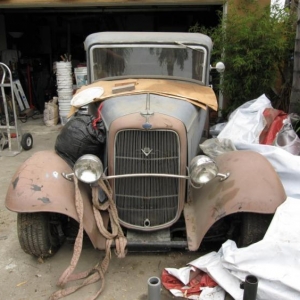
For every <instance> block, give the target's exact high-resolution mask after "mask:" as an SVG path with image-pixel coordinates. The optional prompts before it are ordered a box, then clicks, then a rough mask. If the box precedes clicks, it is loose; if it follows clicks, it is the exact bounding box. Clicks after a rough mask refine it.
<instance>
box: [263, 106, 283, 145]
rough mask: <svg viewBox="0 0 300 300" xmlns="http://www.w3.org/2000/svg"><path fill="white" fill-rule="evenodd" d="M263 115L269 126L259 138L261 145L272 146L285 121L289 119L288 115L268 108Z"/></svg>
mask: <svg viewBox="0 0 300 300" xmlns="http://www.w3.org/2000/svg"><path fill="white" fill-rule="evenodd" d="M263 115H264V118H265V120H266V122H267V124H266V126H265V128H264V130H263V131H262V132H261V134H260V136H259V143H260V144H265V145H272V144H273V142H274V140H275V137H276V134H277V132H279V131H280V129H281V128H282V125H283V123H282V122H283V120H285V119H286V118H287V116H288V114H287V113H285V112H284V111H282V110H278V109H274V108H266V109H265V110H264V112H263Z"/></svg>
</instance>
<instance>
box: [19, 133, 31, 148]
mask: <svg viewBox="0 0 300 300" xmlns="http://www.w3.org/2000/svg"><path fill="white" fill-rule="evenodd" d="M32 145H33V138H32V135H31V134H30V133H25V134H23V135H22V139H21V146H22V148H23V149H24V150H26V151H27V150H30V149H31V148H32Z"/></svg>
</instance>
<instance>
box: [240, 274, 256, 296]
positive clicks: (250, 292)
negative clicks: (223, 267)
mask: <svg viewBox="0 0 300 300" xmlns="http://www.w3.org/2000/svg"><path fill="white" fill-rule="evenodd" d="M257 286H258V279H257V277H255V276H253V275H248V276H246V278H245V282H243V283H242V284H241V288H242V289H243V290H244V296H243V300H256V295H257Z"/></svg>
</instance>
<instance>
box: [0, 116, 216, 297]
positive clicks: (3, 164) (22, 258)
mask: <svg viewBox="0 0 300 300" xmlns="http://www.w3.org/2000/svg"><path fill="white" fill-rule="evenodd" d="M35 118H37V119H35V120H33V119H32V118H29V119H28V120H27V122H26V123H23V124H22V123H21V126H22V131H23V132H30V133H31V134H32V136H33V143H34V144H33V148H32V149H31V150H29V151H22V152H21V153H20V154H18V155H16V156H14V157H4V156H0V223H1V224H0V242H1V247H0V278H1V281H0V299H14V300H35V299H36V300H37V299H38V300H42V299H48V298H49V296H50V295H51V294H52V293H53V292H54V291H56V290H57V289H58V288H57V286H56V282H57V280H58V279H59V277H60V275H61V274H62V272H63V271H64V270H65V269H66V268H67V267H68V265H69V263H70V260H71V257H72V252H73V245H72V244H70V243H65V244H64V245H63V246H62V248H61V249H60V250H59V251H58V253H57V254H56V255H55V256H54V257H52V258H50V259H46V260H44V261H38V260H37V259H36V258H33V257H31V256H30V255H28V254H26V253H24V252H23V251H22V249H21V248H20V246H19V241H18V237H17V223H16V218H17V214H16V213H14V212H10V211H8V210H7V209H6V207H5V195H6V191H7V188H8V186H9V184H11V183H10V180H11V178H12V176H13V174H14V173H15V171H16V170H17V168H18V167H19V166H20V165H21V164H22V163H23V162H24V161H25V160H26V159H27V158H28V157H30V156H31V155H32V154H33V153H34V152H36V151H40V150H47V149H53V148H54V143H55V139H56V136H57V134H58V133H59V131H60V130H61V128H62V126H61V125H57V126H54V127H47V126H45V125H44V123H43V119H42V115H40V116H35ZM216 250H217V249H216ZM200 255H201V253H199V252H198V253H194V252H169V253H151V254H149V253H128V254H127V256H126V257H125V258H124V259H118V258H117V257H116V256H115V255H114V254H113V255H112V258H111V261H110V266H109V268H108V272H107V274H106V277H105V289H104V291H103V293H102V294H101V295H100V296H99V299H106V300H121V299H126V300H147V299H148V295H147V289H148V285H147V280H148V279H149V278H150V277H152V276H158V277H160V276H161V272H162V270H163V269H164V268H165V267H173V268H180V267H183V266H185V264H186V263H188V262H190V261H192V260H194V259H196V258H197V257H199V256H200ZM103 257H104V252H102V251H99V250H95V249H94V248H93V247H92V246H91V245H90V244H86V245H84V249H83V251H82V254H81V257H80V260H79V263H78V267H77V269H76V270H77V271H83V270H88V269H90V268H91V267H93V266H94V265H95V264H96V263H97V262H99V261H100V260H101V259H102V258H103ZM99 286H100V283H99V282H98V283H95V284H92V285H90V286H87V287H85V288H83V289H82V290H79V291H77V292H75V293H74V294H72V295H70V296H68V297H65V298H64V299H74V300H76V299H85V298H87V297H88V296H92V295H94V294H95V293H96V291H97V290H98V288H99ZM164 299H174V298H173V296H172V295H171V294H170V292H169V291H167V290H166V289H164V288H162V295H161V300H164ZM176 299H179V298H176Z"/></svg>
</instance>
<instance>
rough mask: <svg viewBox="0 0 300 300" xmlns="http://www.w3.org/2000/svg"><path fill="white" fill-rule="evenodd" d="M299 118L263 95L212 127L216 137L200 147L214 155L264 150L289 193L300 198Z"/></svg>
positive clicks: (261, 152) (262, 151)
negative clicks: (226, 120)
mask: <svg viewBox="0 0 300 300" xmlns="http://www.w3.org/2000/svg"><path fill="white" fill-rule="evenodd" d="M299 120H300V117H299V116H297V115H295V114H287V113H285V112H283V111H280V110H277V109H274V108H273V107H272V105H271V101H270V100H269V99H268V98H267V97H266V95H261V96H260V97H258V98H257V99H254V100H250V101H248V102H246V103H244V104H243V105H241V106H240V107H238V108H237V109H236V110H235V111H234V112H232V114H231V115H230V117H229V120H228V122H226V123H221V124H217V125H215V126H213V127H211V131H212V132H213V133H214V136H215V137H214V138H211V139H208V140H206V141H205V142H204V143H202V144H201V145H200V148H201V149H202V151H203V152H204V153H205V154H206V155H208V156H210V157H212V158H214V157H215V156H216V155H217V154H221V153H222V152H223V153H224V152H227V151H233V150H251V151H255V152H258V153H260V154H262V155H263V156H264V157H266V158H267V159H268V161H269V162H270V163H271V164H272V165H273V167H274V169H275V170H276V172H277V173H278V175H279V177H280V180H281V182H282V184H283V186H284V189H285V192H286V195H287V196H290V197H295V198H299V199H300V185H299V178H300V138H299V137H298V134H297V132H296V131H295V130H294V129H293V126H292V124H295V123H297V122H299ZM217 129H219V132H217Z"/></svg>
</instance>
